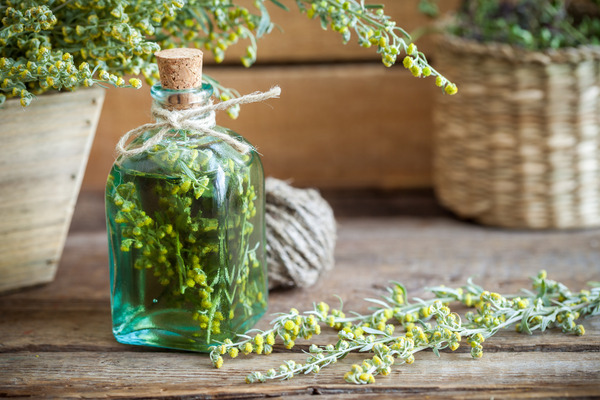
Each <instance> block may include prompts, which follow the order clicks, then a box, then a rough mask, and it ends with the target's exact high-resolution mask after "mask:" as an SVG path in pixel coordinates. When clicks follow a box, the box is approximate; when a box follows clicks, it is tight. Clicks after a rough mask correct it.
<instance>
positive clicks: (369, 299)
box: [365, 298, 390, 308]
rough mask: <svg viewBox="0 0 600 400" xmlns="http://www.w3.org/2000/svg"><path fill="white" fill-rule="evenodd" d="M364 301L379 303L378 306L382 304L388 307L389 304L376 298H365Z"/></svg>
mask: <svg viewBox="0 0 600 400" xmlns="http://www.w3.org/2000/svg"><path fill="white" fill-rule="evenodd" d="M365 301H370V302H371V303H375V304H379V305H380V306H383V307H385V308H390V306H389V304H387V303H386V302H384V301H381V300H378V299H371V298H366V299H365Z"/></svg>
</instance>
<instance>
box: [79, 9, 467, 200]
mask: <svg viewBox="0 0 600 400" xmlns="http://www.w3.org/2000/svg"><path fill="white" fill-rule="evenodd" d="M368 2H369V3H383V4H385V11H386V13H387V14H388V15H390V16H391V17H392V18H393V19H394V20H395V21H396V22H397V23H398V25H399V26H402V27H404V28H405V29H407V30H408V31H409V32H411V31H412V30H414V29H416V28H417V27H419V26H423V25H424V24H426V23H428V22H430V21H429V20H428V19H427V18H426V17H424V16H423V15H421V14H420V13H419V11H418V0H379V1H376V0H373V1H368ZM283 3H285V4H286V5H288V7H289V8H290V11H289V12H285V11H283V10H280V9H278V8H277V7H274V6H271V7H269V9H270V11H271V18H272V20H273V21H274V22H275V23H276V24H278V25H279V26H280V27H281V30H279V29H275V30H274V31H273V32H272V33H271V34H270V35H267V36H266V37H264V38H262V39H260V40H259V42H258V46H259V49H258V62H257V64H255V65H254V66H253V67H251V68H249V69H247V68H244V67H243V66H241V64H240V63H239V54H241V53H242V52H243V51H244V50H245V44H240V45H237V46H236V47H237V48H236V47H232V48H231V49H230V50H229V52H228V53H227V58H226V60H225V62H224V63H222V64H215V63H214V62H213V61H212V58H211V57H210V55H208V54H206V55H205V58H206V65H205V68H204V71H205V73H207V74H209V75H211V76H213V77H214V78H216V79H218V80H219V81H220V82H221V83H222V84H223V85H225V86H228V87H233V88H236V89H237V90H238V91H239V92H240V93H242V94H244V93H249V92H253V91H256V90H268V89H269V88H270V87H271V86H273V85H279V86H280V87H281V89H282V96H281V99H278V100H270V101H268V102H267V103H266V104H252V105H247V106H244V107H243V108H242V111H241V114H240V117H239V118H238V119H237V120H235V121H232V120H230V119H229V118H228V117H227V116H226V115H225V114H222V115H221V116H219V117H218V119H217V122H218V123H219V124H221V125H223V126H226V127H229V128H231V129H233V130H235V131H236V132H238V133H240V134H241V135H243V136H244V137H246V138H247V139H248V140H250V142H251V143H253V144H254V145H255V146H256V147H257V148H258V150H259V152H260V153H261V154H262V156H263V157H262V159H263V164H264V166H265V172H266V174H267V175H270V176H275V177H277V178H280V179H290V180H291V181H292V183H293V184H294V185H296V186H314V187H319V188H328V189H338V188H346V189H347V188H384V189H395V188H423V187H429V186H431V180H432V178H431V159H432V154H431V140H432V129H433V126H432V118H431V111H432V110H431V106H430V105H431V102H432V99H433V96H441V95H442V93H441V92H440V90H439V89H438V88H437V87H436V86H435V85H434V82H433V79H432V78H427V79H416V78H414V77H412V75H411V74H410V73H409V72H408V71H406V70H405V69H404V68H403V67H402V65H401V62H400V63H398V64H397V65H395V66H394V67H392V68H386V67H384V66H383V64H381V62H380V57H379V55H377V54H376V52H375V49H374V48H370V49H365V48H361V47H359V46H358V44H357V43H356V40H355V39H356V38H355V37H353V38H352V40H351V42H350V43H348V44H347V45H345V46H344V45H343V44H342V41H341V36H340V35H339V34H337V33H335V32H332V31H323V30H322V29H321V27H320V24H319V22H318V21H317V20H309V19H308V18H307V17H306V16H305V15H303V14H300V13H299V12H298V11H297V7H296V5H295V2H294V1H292V0H284V1H283ZM441 3H442V6H443V9H446V10H448V9H452V8H454V7H456V5H457V4H458V0H445V1H444V2H441ZM417 44H418V45H419V48H420V49H421V50H423V51H425V53H426V54H427V55H428V59H429V60H430V61H431V62H432V63H433V65H434V66H435V51H434V46H433V44H432V41H431V39H430V38H429V37H425V38H423V39H422V40H420V41H418V42H417ZM449 78H450V79H452V77H449ZM150 105H151V98H150V93H149V87H148V85H145V86H144V88H142V89H140V90H134V89H118V90H117V89H109V90H108V91H107V97H106V101H105V103H104V108H103V111H102V115H101V119H100V123H99V126H98V131H97V134H96V139H95V142H94V145H93V147H92V153H91V156H90V160H89V163H88V167H87V171H86V174H85V177H84V181H83V187H82V190H84V191H86V190H87V191H99V190H102V189H103V188H104V185H105V180H106V176H107V174H108V171H109V169H110V166H111V165H112V162H113V161H114V147H115V144H116V143H117V141H118V139H119V137H120V136H121V135H123V134H124V133H125V132H127V131H128V130H129V129H132V128H134V127H136V126H138V125H141V124H143V123H146V122H149V121H151V118H150Z"/></svg>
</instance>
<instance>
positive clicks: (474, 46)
mask: <svg viewBox="0 0 600 400" xmlns="http://www.w3.org/2000/svg"><path fill="white" fill-rule="evenodd" d="M437 44H438V45H439V46H443V47H444V48H445V51H446V52H449V51H450V52H452V51H455V52H456V53H459V54H461V53H462V54H465V53H467V54H470V55H475V56H480V57H482V58H495V59H500V60H504V61H508V62H511V63H514V64H524V63H536V64H544V65H546V64H554V63H579V62H582V61H586V60H600V46H599V45H582V46H578V47H566V48H562V49H549V50H544V51H532V50H526V49H523V48H520V47H516V46H512V45H510V44H506V43H499V42H491V43H482V42H478V41H476V40H472V39H466V38H463V37H460V36H456V35H452V34H449V33H445V34H442V35H439V36H438V38H437Z"/></svg>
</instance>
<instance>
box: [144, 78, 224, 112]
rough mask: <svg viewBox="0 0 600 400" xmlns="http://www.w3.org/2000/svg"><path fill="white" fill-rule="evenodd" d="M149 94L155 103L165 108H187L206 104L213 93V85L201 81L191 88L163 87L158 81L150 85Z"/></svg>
mask: <svg viewBox="0 0 600 400" xmlns="http://www.w3.org/2000/svg"><path fill="white" fill-rule="evenodd" d="M150 94H151V95H152V98H153V99H154V102H155V104H156V105H158V106H160V107H162V108H164V109H167V110H171V111H173V110H188V109H192V108H196V107H200V106H204V105H206V104H208V102H209V101H210V98H211V96H212V95H213V87H212V86H211V85H209V84H208V83H203V84H202V86H201V87H198V88H193V89H179V90H175V89H165V88H163V87H162V86H161V85H160V83H157V84H155V85H153V86H152V88H151V90H150Z"/></svg>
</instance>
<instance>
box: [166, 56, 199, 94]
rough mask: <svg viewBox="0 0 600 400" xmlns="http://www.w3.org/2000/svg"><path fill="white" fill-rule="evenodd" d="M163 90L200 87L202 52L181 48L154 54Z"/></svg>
mask: <svg viewBox="0 0 600 400" xmlns="http://www.w3.org/2000/svg"><path fill="white" fill-rule="evenodd" d="M154 55H155V56H156V61H157V64H158V72H159V73H160V84H161V86H162V87H163V88H165V89H173V90H181V89H193V88H197V87H200V86H202V51H201V50H198V49H190V48H182V49H168V50H161V51H159V52H156V53H155V54H154Z"/></svg>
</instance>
